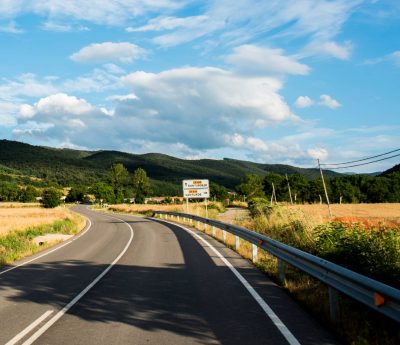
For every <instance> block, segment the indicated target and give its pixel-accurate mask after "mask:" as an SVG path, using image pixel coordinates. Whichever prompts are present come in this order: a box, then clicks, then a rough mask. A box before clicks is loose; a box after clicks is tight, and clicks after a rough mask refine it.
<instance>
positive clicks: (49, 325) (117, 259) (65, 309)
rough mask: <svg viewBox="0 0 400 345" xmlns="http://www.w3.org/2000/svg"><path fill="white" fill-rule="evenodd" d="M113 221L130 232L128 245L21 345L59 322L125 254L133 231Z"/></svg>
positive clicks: (28, 342) (36, 337) (31, 341)
mask: <svg viewBox="0 0 400 345" xmlns="http://www.w3.org/2000/svg"><path fill="white" fill-rule="evenodd" d="M110 218H114V219H118V220H120V221H122V222H124V223H125V224H126V225H128V227H129V229H130V230H131V236H130V238H129V241H128V243H127V244H126V246H125V248H124V249H123V250H122V252H121V253H120V254H119V255H118V256H117V257H116V258H115V260H114V261H113V262H112V263H111V264H110V265H109V266H108V267H107V268H106V269H105V270H104V271H103V272H102V273H100V274H99V275H98V276H97V277H96V279H95V280H93V281H92V282H91V283H90V284H89V285H88V286H87V287H86V288H84V289H83V290H82V291H81V292H80V293H79V294H78V295H77V296H76V297H75V298H74V299H73V300H72V301H71V302H69V303H68V304H67V305H66V306H65V307H64V308H62V309H61V310H60V311H59V312H58V313H57V314H56V315H54V316H53V317H52V318H51V319H50V320H49V321H47V322H46V323H45V324H44V325H43V326H42V327H41V328H39V329H38V330H37V331H36V332H35V333H34V334H33V335H32V336H31V337H30V338H29V339H28V340H26V341H25V342H24V343H23V345H30V344H32V343H33V342H34V341H35V340H37V339H38V338H39V337H40V336H41V335H42V334H43V333H44V332H46V331H47V330H48V329H49V328H50V327H51V326H52V325H54V323H55V322H56V321H57V320H59V319H60V318H61V317H62V316H63V315H64V314H65V313H67V311H68V310H69V309H71V307H72V306H74V304H76V303H77V302H78V301H79V300H80V299H81V298H82V297H83V296H84V295H85V294H86V293H87V292H88V291H89V290H90V289H91V288H92V287H93V286H95V285H96V284H97V283H98V282H99V281H100V280H101V279H102V278H103V277H104V276H105V275H106V274H107V273H108V271H109V270H111V268H112V267H113V266H114V265H115V264H116V263H117V262H118V261H119V260H120V259H121V257H122V256H123V255H124V254H125V253H126V251H127V250H128V248H129V246H130V244H131V243H132V240H133V236H134V231H133V229H132V227H131V226H130V225H129V224H128V223H127V222H125V221H124V220H123V219H120V218H117V217H110Z"/></svg>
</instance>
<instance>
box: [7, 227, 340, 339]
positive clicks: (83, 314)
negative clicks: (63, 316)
mask: <svg viewBox="0 0 400 345" xmlns="http://www.w3.org/2000/svg"><path fill="white" fill-rule="evenodd" d="M145 222H147V221H145ZM131 224H132V225H133V226H135V225H137V222H136V221H132V222H131ZM142 226H144V225H142ZM165 226H166V225H165V224H163V225H155V227H156V228H157V227H159V228H161V227H164V228H163V229H164V231H165ZM168 228H169V231H171V232H172V233H173V234H174V236H175V237H176V239H177V241H178V242H179V245H180V248H181V250H182V253H183V257H184V262H183V263H182V264H168V263H160V262H156V261H155V262H149V263H148V266H144V265H142V266H138V265H135V255H137V254H135V253H134V251H133V250H132V248H130V249H129V250H128V252H127V253H126V254H125V256H124V257H123V258H122V259H121V260H120V262H119V263H118V264H116V265H115V266H114V267H113V268H112V270H111V271H110V272H109V273H108V274H107V275H106V276H105V277H104V278H103V279H102V280H101V281H100V282H99V283H98V284H97V285H96V286H95V287H94V288H93V289H92V290H91V291H89V292H88V293H87V294H86V295H85V296H84V297H83V298H82V299H81V300H80V301H79V303H78V304H77V305H75V306H74V307H73V308H72V309H71V310H70V311H69V312H68V314H70V315H73V316H75V317H76V318H79V319H80V320H85V321H87V322H90V323H93V329H92V328H91V327H89V328H90V329H89V328H88V330H87V332H95V330H96V327H97V326H96V325H98V324H100V325H102V327H104V326H106V325H107V324H111V323H118V324H121V323H122V324H124V325H128V326H133V327H134V328H136V329H141V330H145V331H149V332H157V331H159V330H163V331H168V332H171V333H174V334H178V335H180V336H183V337H188V338H194V339H196V341H197V342H199V343H204V344H210V343H221V344H267V343H268V344H281V343H282V344H284V343H286V341H285V340H284V339H283V337H282V335H281V334H280V333H279V331H278V330H277V328H276V326H274V325H273V324H272V323H271V322H270V320H269V319H268V318H267V317H266V315H265V313H264V312H263V311H262V310H261V308H260V307H259V306H258V304H257V303H256V302H255V301H254V299H253V298H252V297H251V296H250V294H249V293H248V292H247V291H246V290H245V289H244V287H243V286H242V284H241V283H240V282H239V281H238V280H237V279H236V278H234V277H233V275H232V273H231V271H230V270H229V269H228V268H227V267H226V266H225V265H220V264H216V262H215V261H214V260H213V259H212V258H211V257H210V256H209V255H208V254H207V253H206V251H205V250H204V248H203V247H202V245H200V244H199V243H198V242H197V241H196V240H194V239H193V237H192V236H191V235H189V234H188V233H186V232H185V231H183V230H182V229H179V228H178V227H176V226H173V225H171V226H168ZM135 231H136V232H138V231H137V230H135ZM135 236H136V235H135ZM145 250H146V249H145ZM107 266H108V265H102V264H96V263H93V262H85V261H79V260H68V261H64V262H60V261H57V262H49V263H46V264H35V263H32V264H30V265H27V266H24V267H21V268H19V269H17V270H14V271H11V272H8V273H7V274H5V275H4V276H1V277H0V291H1V290H6V289H10V288H12V289H14V290H15V293H14V294H13V295H12V296H9V297H7V298H8V299H9V300H12V301H14V302H27V301H29V302H34V303H38V304H48V305H51V306H54V307H55V308H57V309H59V308H62V307H64V306H65V305H66V304H67V303H68V302H69V301H70V300H71V299H72V298H74V297H75V296H76V295H77V294H78V293H79V292H80V291H82V290H83V289H84V288H85V287H86V286H87V285H88V284H89V283H90V282H91V281H93V280H94V279H95V277H97V276H98V275H99V274H100V273H101V272H102V271H103V270H105V269H106V267H107ZM252 272H254V270H251V269H249V272H248V273H247V274H248V275H251V274H253V273H252ZM265 284H267V282H265ZM275 289H276V287H273V286H272V285H271V295H270V296H269V297H270V299H271V300H272V301H273V300H274V299H275V302H273V304H275V305H276V306H279V305H281V307H280V308H281V309H282V303H283V301H282V295H280V296H279V295H277V296H274V291H275ZM278 296H279V297H278ZM297 317H298V316H297V314H296V313H294V314H293V318H297ZM298 321H299V322H300V323H301V320H298ZM110 327H111V326H110ZM303 333H304V334H303V335H302V339H301V343H302V344H321V343H325V344H330V343H332V342H331V341H329V340H327V339H321V334H320V333H318V332H315V331H314V330H311V331H310V332H307V333H306V332H303ZM188 342H189V343H190V341H188Z"/></svg>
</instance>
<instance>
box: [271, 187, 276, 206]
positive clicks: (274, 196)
mask: <svg viewBox="0 0 400 345" xmlns="http://www.w3.org/2000/svg"><path fill="white" fill-rule="evenodd" d="M272 198H273V199H274V200H275V204H278V202H277V201H276V194H275V185H274V183H273V182H272V196H271V200H272Z"/></svg>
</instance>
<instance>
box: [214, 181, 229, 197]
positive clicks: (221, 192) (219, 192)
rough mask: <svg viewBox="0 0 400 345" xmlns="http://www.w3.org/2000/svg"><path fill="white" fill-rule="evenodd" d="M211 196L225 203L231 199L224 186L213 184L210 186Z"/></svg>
mask: <svg viewBox="0 0 400 345" xmlns="http://www.w3.org/2000/svg"><path fill="white" fill-rule="evenodd" d="M210 196H211V198H215V199H216V200H218V201H225V200H226V199H228V198H229V194H228V191H227V190H226V188H225V187H224V186H220V185H219V184H216V183H213V182H211V184H210Z"/></svg>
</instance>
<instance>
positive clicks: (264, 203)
mask: <svg viewBox="0 0 400 345" xmlns="http://www.w3.org/2000/svg"><path fill="white" fill-rule="evenodd" d="M248 207H249V212H250V215H251V216H252V217H257V216H261V215H264V216H267V217H268V216H270V215H271V214H272V212H273V206H271V205H270V202H269V201H268V200H267V199H265V198H254V199H252V200H250V201H249V206H248Z"/></svg>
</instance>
